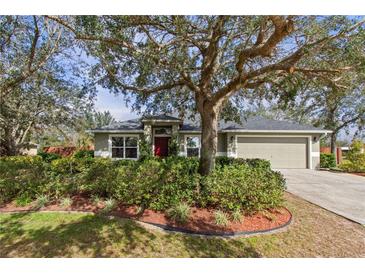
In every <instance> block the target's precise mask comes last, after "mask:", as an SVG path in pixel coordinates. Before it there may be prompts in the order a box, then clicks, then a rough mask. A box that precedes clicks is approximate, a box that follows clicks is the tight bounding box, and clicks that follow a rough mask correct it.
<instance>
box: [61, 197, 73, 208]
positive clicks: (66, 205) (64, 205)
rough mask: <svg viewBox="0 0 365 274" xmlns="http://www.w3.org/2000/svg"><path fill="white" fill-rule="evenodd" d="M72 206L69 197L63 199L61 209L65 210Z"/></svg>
mask: <svg viewBox="0 0 365 274" xmlns="http://www.w3.org/2000/svg"><path fill="white" fill-rule="evenodd" d="M71 204H72V199H71V198H69V197H66V198H63V199H62V201H61V207H63V208H67V207H70V206H71Z"/></svg>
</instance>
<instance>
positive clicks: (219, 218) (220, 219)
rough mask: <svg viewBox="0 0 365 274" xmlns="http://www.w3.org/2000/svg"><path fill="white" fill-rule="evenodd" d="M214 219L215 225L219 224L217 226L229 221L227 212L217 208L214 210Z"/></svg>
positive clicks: (226, 223) (225, 224) (224, 224)
mask: <svg viewBox="0 0 365 274" xmlns="http://www.w3.org/2000/svg"><path fill="white" fill-rule="evenodd" d="M214 221H215V223H216V225H219V226H228V223H229V222H228V217H227V214H226V213H224V212H223V211H221V210H217V211H215V212H214Z"/></svg>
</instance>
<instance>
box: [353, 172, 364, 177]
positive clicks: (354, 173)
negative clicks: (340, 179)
mask: <svg viewBox="0 0 365 274" xmlns="http://www.w3.org/2000/svg"><path fill="white" fill-rule="evenodd" d="M350 174H353V175H358V176H363V177H365V172H350Z"/></svg>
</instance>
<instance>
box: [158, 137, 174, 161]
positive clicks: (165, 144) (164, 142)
mask: <svg viewBox="0 0 365 274" xmlns="http://www.w3.org/2000/svg"><path fill="white" fill-rule="evenodd" d="M170 138H171V137H155V156H159V157H167V156H168V155H169V139H170Z"/></svg>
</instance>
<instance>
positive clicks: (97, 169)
mask: <svg viewBox="0 0 365 274" xmlns="http://www.w3.org/2000/svg"><path fill="white" fill-rule="evenodd" d="M198 167H199V162H198V159H196V158H186V157H176V156H174V157H168V158H163V159H161V158H155V157H146V158H145V159H143V160H140V161H127V160H124V161H112V160H110V159H101V158H91V157H65V158H60V159H58V158H57V159H54V160H52V161H49V157H47V158H43V157H40V156H33V157H31V156H12V157H3V158H0V178H1V179H0V200H1V201H2V202H3V203H7V202H10V201H14V200H16V199H17V200H18V204H26V203H29V202H30V201H35V200H36V201H37V202H36V204H37V205H38V207H42V206H43V205H44V204H46V203H48V202H50V201H65V206H66V204H69V202H70V201H68V199H67V197H72V196H73V195H82V196H84V197H85V196H86V197H89V198H90V199H92V200H94V201H95V202H96V203H97V202H98V201H96V200H99V201H100V200H101V199H103V200H106V201H110V202H108V205H109V204H110V206H108V209H106V210H108V211H109V210H111V209H113V208H114V207H115V206H116V204H123V205H133V206H137V207H139V208H140V209H141V210H140V211H141V213H143V211H144V210H146V209H152V210H158V211H164V212H166V213H167V212H170V213H171V214H170V215H171V216H173V218H175V219H176V220H177V221H184V219H185V218H187V216H186V215H188V206H195V207H209V208H214V209H216V210H220V211H222V212H225V213H227V214H228V215H227V216H231V215H232V214H233V212H242V213H243V214H245V213H254V212H257V211H263V210H265V209H270V208H276V207H279V206H281V205H282V202H283V198H282V196H283V192H284V190H285V180H284V178H283V177H282V175H281V174H280V173H279V172H275V171H273V170H271V168H270V163H269V162H268V161H265V160H260V159H250V160H243V159H233V158H228V157H218V158H217V165H216V168H215V169H214V171H213V172H212V173H211V174H210V175H207V176H201V175H200V174H199V173H198ZM45 197H46V198H47V199H45ZM95 197H97V199H95ZM111 201H113V203H112V202H111ZM185 205H186V206H185Z"/></svg>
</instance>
